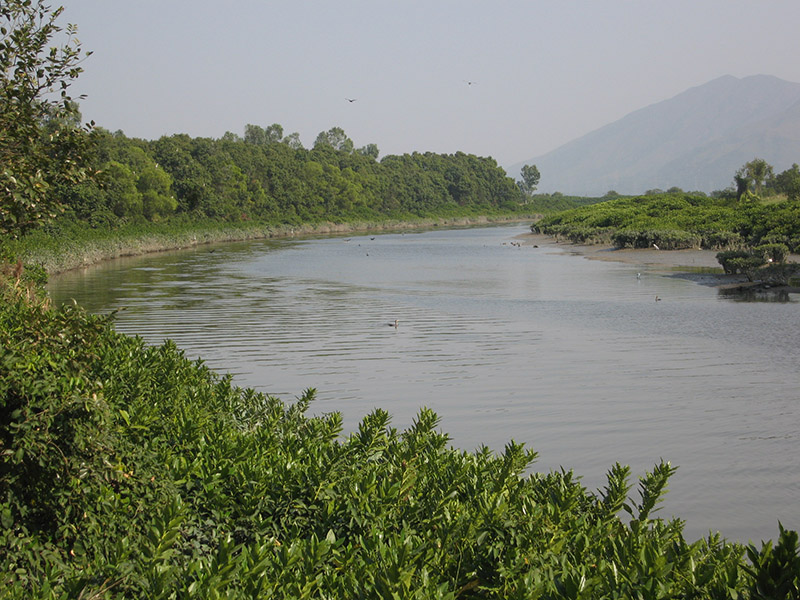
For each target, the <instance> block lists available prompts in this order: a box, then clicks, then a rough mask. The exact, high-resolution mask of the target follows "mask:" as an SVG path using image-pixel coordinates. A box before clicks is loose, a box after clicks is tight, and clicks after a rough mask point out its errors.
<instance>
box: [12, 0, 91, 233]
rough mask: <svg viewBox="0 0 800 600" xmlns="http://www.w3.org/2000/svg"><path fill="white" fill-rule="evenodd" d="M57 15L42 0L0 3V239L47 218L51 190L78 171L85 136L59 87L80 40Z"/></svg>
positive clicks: (73, 64) (52, 205) (68, 76)
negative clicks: (64, 25) (65, 26)
mask: <svg viewBox="0 0 800 600" xmlns="http://www.w3.org/2000/svg"><path fill="white" fill-rule="evenodd" d="M60 13H61V9H57V10H55V11H53V10H51V9H50V7H49V6H47V5H45V4H44V2H43V1H42V0H38V1H35V2H34V1H32V0H3V2H2V3H0V237H16V236H18V235H20V234H24V233H25V232H26V231H29V230H31V229H33V228H35V227H36V226H38V225H39V224H41V223H42V222H43V221H45V220H46V219H49V218H52V217H54V216H55V215H56V214H57V213H58V212H59V209H60V202H59V201H58V195H57V193H56V189H57V188H58V187H59V186H62V185H69V184H75V183H77V182H80V181H82V180H83V179H84V178H85V176H86V166H87V152H88V139H87V137H88V135H87V131H86V130H84V129H83V128H81V126H80V123H79V122H78V120H77V112H76V110H75V105H74V103H73V102H72V98H71V97H70V96H69V95H68V93H67V92H68V89H69V86H70V84H71V83H72V82H73V80H74V79H75V78H76V77H77V76H78V74H79V73H80V72H81V68H80V61H81V58H82V56H81V46H80V43H79V42H78V41H77V39H76V38H75V28H74V27H73V26H71V25H70V26H68V27H67V28H66V31H62V28H61V27H60V26H59V25H58V24H57V23H56V21H57V20H58V17H59V15H60ZM59 43H60V45H58V44H59Z"/></svg>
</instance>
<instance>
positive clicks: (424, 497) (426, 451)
mask: <svg viewBox="0 0 800 600" xmlns="http://www.w3.org/2000/svg"><path fill="white" fill-rule="evenodd" d="M18 275H19V272H18V271H17V272H14V271H11V272H8V273H6V275H5V276H4V279H5V283H4V284H2V285H0V287H2V292H0V293H2V296H3V297H2V303H0V399H2V404H0V413H2V414H1V416H2V418H0V444H1V446H0V527H1V529H0V548H1V549H0V589H2V590H3V592H4V595H5V597H9V598H35V597H48V598H62V597H64V598H66V597H84V598H87V597H105V598H141V597H148V598H166V597H186V598H188V597H219V596H223V595H224V596H225V597H228V598H254V597H278V598H311V597H341V598H345V597H349V598H355V597H396V598H414V597H416V598H456V597H459V598H517V597H519V598H522V597H525V598H528V597H546V598H577V597H592V598H612V597H614V598H627V597H642V598H668V597H669V598H674V597H687V598H688V597H695V598H712V597H713V598H735V597H740V598H742V597H743V598H746V597H753V598H755V597H759V596H756V595H755V590H756V589H759V590H763V592H761V593H769V591H770V590H771V589H777V587H778V586H779V585H784V586H785V585H787V584H786V582H787V581H788V585H789V587H788V588H786V589H789V590H797V585H798V574H797V573H796V572H793V571H792V570H791V569H792V568H793V567H792V565H793V564H795V563H796V560H797V549H796V537H795V538H791V535H788V534H787V535H783V532H782V535H781V538H780V540H779V543H778V544H777V546H776V547H774V548H773V547H772V545H771V544H769V545H768V547H767V546H765V547H763V548H761V549H756V548H753V547H751V548H750V549H749V552H750V553H751V558H750V561H751V563H752V564H748V563H746V562H745V560H744V553H745V548H743V547H741V546H739V545H736V544H730V543H727V542H725V541H724V540H722V539H721V538H719V537H716V536H712V537H710V538H708V539H705V540H698V541H696V542H688V541H686V540H684V538H683V535H682V523H681V521H679V520H670V521H667V520H662V519H659V518H658V517H657V516H656V514H655V510H656V508H657V504H658V502H659V501H660V500H661V498H662V496H663V494H664V493H665V492H666V488H667V483H668V479H669V477H670V475H671V474H672V473H673V472H674V468H673V467H671V466H670V465H669V464H668V463H662V464H659V465H656V466H655V468H654V469H653V471H652V472H651V473H649V474H647V475H645V476H644V477H642V478H641V480H640V484H639V494H638V498H636V499H634V498H633V497H631V494H630V491H631V484H630V483H629V481H628V477H629V469H628V468H627V467H622V466H620V465H615V466H614V467H612V468H611V470H610V471H609V474H608V483H607V485H606V487H605V489H604V490H602V491H599V492H597V493H592V492H590V491H588V490H586V489H585V488H583V487H582V486H581V485H580V482H579V480H578V479H577V478H576V477H575V475H573V473H571V472H568V471H566V472H563V471H562V472H556V473H549V474H540V473H533V474H531V475H525V473H527V471H528V470H529V467H530V465H531V463H532V461H533V460H534V459H535V453H533V452H531V451H529V450H526V449H524V448H523V447H522V446H520V445H518V444H515V443H513V442H510V443H509V444H508V445H507V446H506V448H505V451H504V452H503V453H502V454H500V455H496V454H494V453H492V452H490V451H489V450H488V449H485V448H484V449H481V450H479V451H477V452H474V453H467V452H462V451H459V450H456V449H453V448H451V447H450V446H449V445H448V438H447V436H446V435H445V434H443V433H442V432H440V431H438V430H437V424H438V420H437V417H436V415H435V414H433V413H432V412H430V411H428V410H425V409H422V410H421V411H420V413H419V415H418V418H417V420H416V421H415V423H414V425H413V426H412V427H410V428H409V429H408V430H406V431H403V432H398V431H397V430H395V429H394V428H392V427H391V426H390V418H389V415H388V414H387V413H386V412H385V411H383V410H376V411H374V412H373V413H372V414H370V415H367V416H366V417H365V418H364V419H363V421H362V422H361V424H360V426H359V428H358V430H357V431H355V432H353V433H352V434H349V435H347V436H344V437H343V436H342V435H341V417H340V416H339V415H338V414H335V413H334V414H329V415H323V416H319V417H313V416H309V415H308V408H309V404H310V402H311V401H312V400H313V396H314V392H313V390H308V391H307V392H305V393H304V394H303V395H302V396H301V397H300V398H299V399H298V400H297V401H296V402H295V403H293V404H285V403H283V402H282V401H280V400H279V399H277V398H274V397H270V396H266V395H263V394H260V393H257V392H254V391H252V390H243V389H240V388H237V387H235V386H233V385H232V384H231V381H230V379H229V378H227V377H219V376H217V375H215V374H214V373H212V372H211V371H209V370H208V369H207V368H206V367H205V366H204V365H203V364H202V363H201V362H192V361H189V360H187V359H186V358H185V356H184V355H183V353H182V352H181V351H180V350H179V349H178V348H176V347H175V346H174V344H172V343H169V342H167V343H165V344H164V345H162V346H159V347H146V346H145V345H144V344H143V342H142V341H141V340H140V339H137V338H131V337H126V336H123V335H120V334H117V333H115V332H114V331H113V328H112V326H111V319H110V318H109V317H98V316H91V315H87V314H86V313H84V312H83V311H82V310H81V309H79V308H77V307H74V306H67V307H64V308H60V309H57V310H56V309H51V308H49V306H48V302H47V300H46V299H44V298H42V297H41V296H40V295H38V294H37V293H36V292H35V291H31V290H30V288H28V287H27V286H25V285H24V284H23V283H22V282H20V281H18ZM620 515H623V516H624V518H622V517H621V516H620ZM792 539H794V544H795V545H794V546H793V545H792ZM792 561H795V562H792ZM748 569H749V570H748ZM781 578H783V579H785V580H786V581H784V582H783V583H781V581H779V580H780V579H781ZM757 586H761V587H760V588H757ZM770 586H772V587H770ZM791 586H794V587H791ZM751 591H752V593H751ZM762 597H763V596H762ZM769 597H780V596H769ZM786 597H791V596H786Z"/></svg>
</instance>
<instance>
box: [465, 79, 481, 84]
mask: <svg viewBox="0 0 800 600" xmlns="http://www.w3.org/2000/svg"><path fill="white" fill-rule="evenodd" d="M464 83H466V84H467V85H475V84H476V83H478V82H477V81H470V80H468V79H465V80H464Z"/></svg>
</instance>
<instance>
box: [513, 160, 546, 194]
mask: <svg viewBox="0 0 800 600" xmlns="http://www.w3.org/2000/svg"><path fill="white" fill-rule="evenodd" d="M520 174H521V175H522V179H521V180H520V181H518V182H517V186H519V189H520V190H522V193H523V194H525V195H526V196H530V195H532V194H533V192H535V191H536V186H538V185H539V179H540V178H541V174H540V173H539V169H538V168H537V167H536V165H525V166H524V167H522V169H521V170H520Z"/></svg>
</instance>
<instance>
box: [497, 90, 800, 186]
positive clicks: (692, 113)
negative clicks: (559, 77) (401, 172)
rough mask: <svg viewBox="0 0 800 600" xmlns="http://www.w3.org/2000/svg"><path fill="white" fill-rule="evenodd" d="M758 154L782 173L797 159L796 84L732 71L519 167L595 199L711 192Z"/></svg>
mask: <svg viewBox="0 0 800 600" xmlns="http://www.w3.org/2000/svg"><path fill="white" fill-rule="evenodd" d="M755 157H759V158H763V159H765V160H766V161H767V162H768V163H769V164H771V165H772V166H773V167H774V168H775V172H776V173H779V172H781V171H784V170H786V169H788V168H789V167H791V165H792V163H795V162H797V163H800V83H792V82H789V81H784V80H782V79H778V78H777V77H772V76H768V75H754V76H752V77H745V78H743V79H738V78H736V77H732V76H730V75H726V76H724V77H720V78H718V79H714V80H713V81H710V82H708V83H706V84H704V85H701V86H698V87H694V88H690V89H688V90H686V91H685V92H683V93H681V94H678V95H677V96H675V97H674V98H671V99H669V100H664V101H663V102H659V103H657V104H653V105H651V106H648V107H645V108H642V109H640V110H637V111H635V112H632V113H630V114H629V115H627V116H626V117H623V118H622V119H620V120H619V121H616V122H614V123H611V124H609V125H606V126H605V127H602V128H600V129H597V130H595V131H593V132H591V133H588V134H587V135H585V136H583V137H580V138H578V139H576V140H573V141H571V142H569V143H567V144H565V145H563V146H561V147H559V148H556V149H555V150H553V151H551V152H549V153H547V154H544V155H542V156H539V157H535V158H531V159H530V160H526V161H524V162H521V163H519V164H518V165H514V167H512V169H511V170H510V174H511V175H512V176H513V177H515V178H517V177H518V173H519V169H520V168H521V167H522V165H524V164H535V165H536V166H537V167H538V168H539V171H540V172H541V174H542V177H541V182H540V185H539V190H538V191H540V192H555V191H559V192H562V193H565V194H574V195H594V196H600V195H603V194H605V193H606V192H607V191H609V190H615V191H617V192H619V193H620V194H638V193H642V192H644V191H646V190H649V189H654V188H660V189H668V188H670V187H672V186H677V187H680V188H682V189H683V190H685V191H693V190H702V191H704V192H711V191H713V190H718V189H724V188H726V187H728V186H729V185H731V184H732V182H733V175H734V173H735V172H736V169H738V168H739V167H741V166H742V165H743V164H744V163H746V162H747V161H749V160H752V159H753V158H755Z"/></svg>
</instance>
